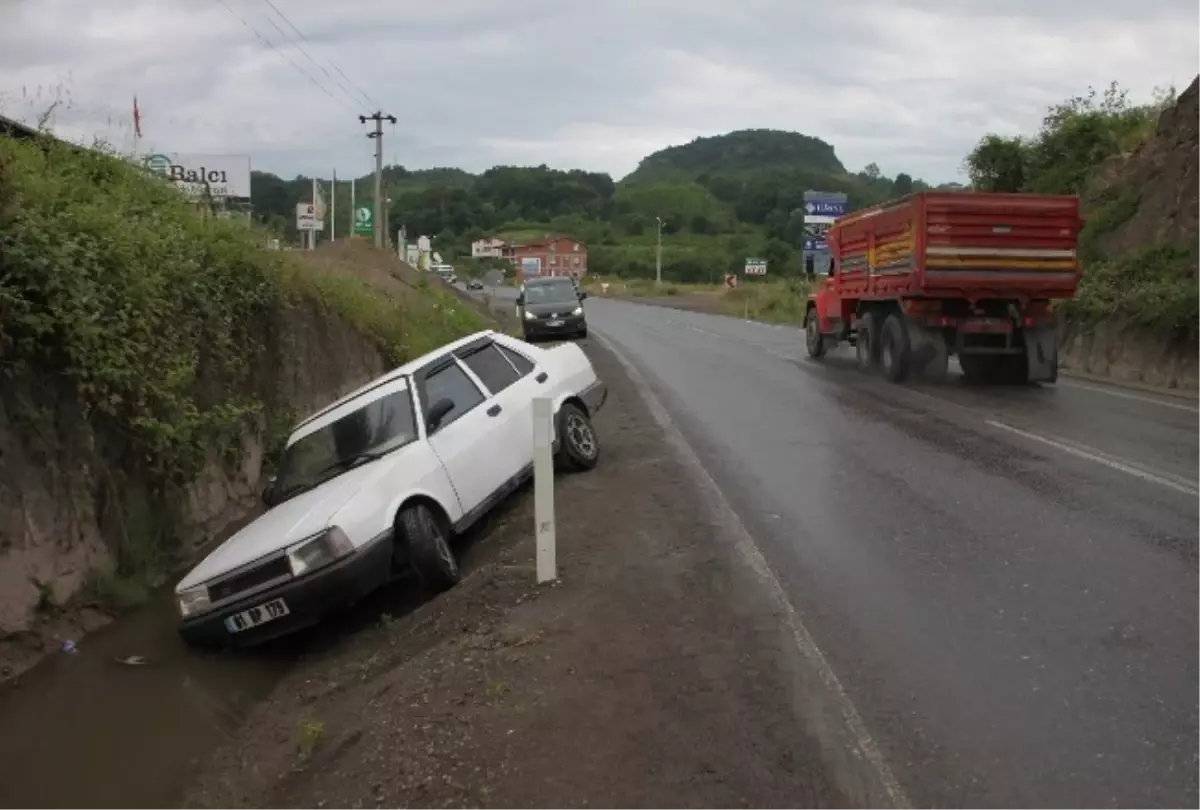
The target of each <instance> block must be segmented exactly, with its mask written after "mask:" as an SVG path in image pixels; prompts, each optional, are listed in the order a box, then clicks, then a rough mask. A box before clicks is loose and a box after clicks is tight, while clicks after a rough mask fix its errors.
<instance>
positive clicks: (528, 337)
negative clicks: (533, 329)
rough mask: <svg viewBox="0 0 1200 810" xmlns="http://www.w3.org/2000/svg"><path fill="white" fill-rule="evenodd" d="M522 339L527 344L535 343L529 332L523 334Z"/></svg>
mask: <svg viewBox="0 0 1200 810" xmlns="http://www.w3.org/2000/svg"><path fill="white" fill-rule="evenodd" d="M521 339H522V340H524V341H525V342H526V343H533V336H532V335H530V334H529V333H528V332H522V333H521Z"/></svg>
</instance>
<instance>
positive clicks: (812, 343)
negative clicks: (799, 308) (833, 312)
mask: <svg viewBox="0 0 1200 810" xmlns="http://www.w3.org/2000/svg"><path fill="white" fill-rule="evenodd" d="M804 346H805V348H806V349H808V356H809V357H811V358H812V359H814V360H820V359H821V358H822V357H824V356H825V349H826V348H827V347H826V345H825V336H824V335H822V334H821V319H820V318H819V317H818V316H817V308H816V307H809V309H808V312H807V313H806V314H805V316H804Z"/></svg>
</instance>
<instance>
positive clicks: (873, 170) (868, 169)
mask: <svg viewBox="0 0 1200 810" xmlns="http://www.w3.org/2000/svg"><path fill="white" fill-rule="evenodd" d="M862 175H863V177H865V178H867V179H868V180H878V179H879V178H880V177H882V176H883V172H881V171H880V170H879V164H878V163H868V164H867V165H866V166H864V167H863V170H862Z"/></svg>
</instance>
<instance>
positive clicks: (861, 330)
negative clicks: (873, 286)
mask: <svg viewBox="0 0 1200 810" xmlns="http://www.w3.org/2000/svg"><path fill="white" fill-rule="evenodd" d="M878 324H879V319H878V318H877V317H876V315H875V313H874V312H865V313H863V315H862V317H861V318H859V319H858V336H857V337H856V338H855V339H854V357H855V359H856V360H858V365H859V367H860V368H863V369H870V368H874V367H875V366H877V365H879V341H878V339H877V338H878V337H879V325H878Z"/></svg>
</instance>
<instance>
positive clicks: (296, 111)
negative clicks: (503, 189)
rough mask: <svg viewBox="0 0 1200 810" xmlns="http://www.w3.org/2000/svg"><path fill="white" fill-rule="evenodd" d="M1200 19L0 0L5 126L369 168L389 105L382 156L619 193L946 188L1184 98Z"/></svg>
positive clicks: (323, 169)
mask: <svg viewBox="0 0 1200 810" xmlns="http://www.w3.org/2000/svg"><path fill="white" fill-rule="evenodd" d="M1198 27H1200V11H1198V6H1197V3H1196V0H1139V2H1129V1H1128V0H1008V2H998V0H995V1H992V2H985V1H984V0H887V1H886V2H874V0H840V2H833V1H832V0H831V1H830V2H815V1H813V0H736V1H735V0H438V2H429V0H416V1H414V0H356V2H354V3H330V2H328V0H0V76H2V77H3V78H2V79H0V114H4V115H6V116H8V117H10V118H16V119H18V120H22V121H25V122H35V121H36V120H37V119H38V117H39V116H40V115H44V114H45V113H46V112H47V111H48V110H50V108H51V107H52V106H53V110H52V111H51V113H50V118H49V124H50V125H51V126H52V128H53V129H54V131H55V132H56V133H58V134H59V135H60V136H63V137H67V138H71V139H73V140H80V139H85V140H88V141H90V140H91V139H92V138H93V137H100V138H103V139H105V140H107V141H109V142H110V143H112V144H113V145H115V146H116V147H117V148H120V149H122V150H124V151H129V150H132V149H134V148H136V149H137V150H138V151H140V152H150V151H157V152H179V153H202V154H249V155H250V156H251V162H252V164H253V166H254V168H256V169H261V170H264V171H271V172H274V173H276V174H280V175H282V176H284V177H292V176H295V175H297V174H306V175H317V176H322V177H328V176H329V174H330V173H331V171H333V170H336V171H337V172H338V174H339V175H340V176H343V177H349V176H351V175H362V174H365V173H367V172H368V171H370V170H371V169H372V168H373V164H372V160H373V150H374V142H373V141H372V140H370V139H368V138H367V137H366V133H367V132H368V131H369V128H370V125H366V124H363V123H361V122H360V121H359V119H358V116H359V115H362V114H370V113H372V112H375V111H376V110H379V111H382V112H383V113H385V114H391V115H395V116H396V118H397V119H398V121H397V123H396V124H395V125H392V124H390V123H389V124H385V127H384V139H383V141H384V147H383V151H384V154H383V158H384V162H385V163H398V164H402V165H404V166H407V167H409V168H414V169H415V168H428V167H432V166H457V167H461V168H464V169H467V170H469V171H482V170H484V169H486V168H489V167H491V166H493V165H499V164H508V165H538V164H543V163H544V164H547V165H549V166H552V167H555V168H563V169H567V168H580V169H587V170H590V171H603V172H608V173H610V174H612V175H613V176H614V177H615V178H617V179H620V177H622V176H624V175H625V174H627V173H629V172H631V171H632V170H633V169H634V168H636V166H637V163H638V161H639V160H640V159H641V158H643V157H644V156H646V155H647V154H650V153H651V152H654V151H656V150H658V149H661V148H663V147H666V146H670V145H674V144H680V143H686V142H688V141H690V140H692V139H693V138H696V137H698V136H707V135H717V134H721V133H724V132H729V131H732V130H737V129H748V128H760V127H765V128H774V129H786V130H793V131H797V132H803V133H804V134H806V135H812V136H816V137H819V138H821V139H823V140H825V141H827V142H828V143H830V144H832V145H833V147H834V149H835V150H836V152H837V155H838V157H839V158H840V159H841V161H842V163H843V164H845V166H846V167H847V168H848V169H850V170H851V171H857V170H859V169H861V168H862V167H863V166H865V165H866V164H868V163H875V164H877V165H878V166H879V167H880V168H881V169H882V171H883V173H884V174H885V175H888V176H894V175H895V174H896V173H898V172H907V173H909V174H911V175H913V176H914V177H919V178H923V179H925V180H928V181H930V182H935V183H936V182H944V181H951V180H962V179H963V178H962V160H963V157H964V156H965V155H966V154H967V153H968V152H969V151H970V150H971V148H972V147H973V146H974V144H975V143H976V142H977V141H978V140H979V138H980V136H982V135H983V134H985V133H987V132H997V133H1002V134H1031V133H1033V132H1035V131H1036V130H1037V128H1038V125H1039V123H1040V121H1041V118H1042V115H1043V114H1044V112H1045V109H1046V107H1047V106H1049V105H1050V104H1053V103H1056V102H1058V101H1060V100H1063V99H1066V98H1068V97H1070V96H1073V95H1076V94H1079V93H1083V92H1086V91H1087V88H1088V87H1089V86H1094V87H1097V88H1099V89H1103V88H1104V87H1107V86H1108V85H1109V83H1111V82H1113V81H1117V82H1119V83H1120V84H1121V85H1122V86H1123V87H1125V88H1127V89H1128V90H1129V91H1130V93H1131V96H1132V97H1133V98H1134V99H1135V100H1149V99H1150V98H1151V96H1152V93H1153V91H1154V89H1155V88H1156V87H1163V86H1166V85H1169V84H1172V83H1174V84H1175V85H1176V86H1177V87H1178V89H1179V90H1183V88H1184V87H1186V85H1187V84H1188V83H1189V82H1190V81H1191V79H1192V78H1193V77H1194V76H1195V75H1196V73H1197V70H1198V62H1200V39H1198V34H1197V29H1198ZM135 95H136V96H137V98H138V105H139V108H140V111H141V119H142V134H143V137H142V138H141V140H140V141H136V143H135V138H134V136H133V114H132V113H133V98H134V96H135ZM56 102H57V104H56Z"/></svg>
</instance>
